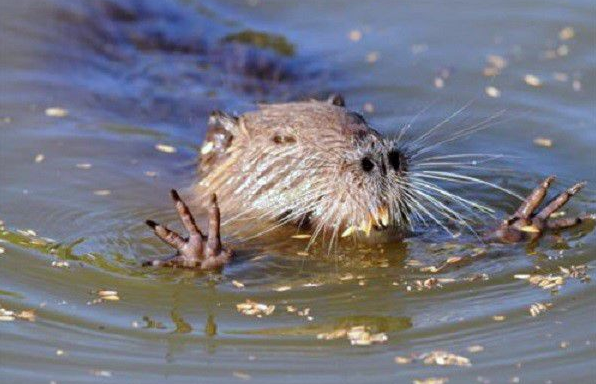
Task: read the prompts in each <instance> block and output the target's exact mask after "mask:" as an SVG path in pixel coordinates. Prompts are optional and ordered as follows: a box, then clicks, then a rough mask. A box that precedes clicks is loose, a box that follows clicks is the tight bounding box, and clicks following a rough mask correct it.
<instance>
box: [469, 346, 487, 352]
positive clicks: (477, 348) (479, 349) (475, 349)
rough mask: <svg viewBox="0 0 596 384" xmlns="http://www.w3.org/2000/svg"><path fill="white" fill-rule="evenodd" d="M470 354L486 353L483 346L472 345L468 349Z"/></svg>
mask: <svg viewBox="0 0 596 384" xmlns="http://www.w3.org/2000/svg"><path fill="white" fill-rule="evenodd" d="M466 349H467V350H468V352H470V353H478V352H482V351H484V347H483V346H482V345H470V346H469V347H468V348H466Z"/></svg>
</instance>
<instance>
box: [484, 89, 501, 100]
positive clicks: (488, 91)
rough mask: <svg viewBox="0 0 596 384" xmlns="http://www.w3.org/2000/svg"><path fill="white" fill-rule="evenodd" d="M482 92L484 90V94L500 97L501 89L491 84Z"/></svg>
mask: <svg viewBox="0 0 596 384" xmlns="http://www.w3.org/2000/svg"><path fill="white" fill-rule="evenodd" d="M484 92H486V94H487V95H488V96H489V97H494V98H497V97H501V91H500V90H499V89H498V88H496V87H493V86H489V87H486V88H484Z"/></svg>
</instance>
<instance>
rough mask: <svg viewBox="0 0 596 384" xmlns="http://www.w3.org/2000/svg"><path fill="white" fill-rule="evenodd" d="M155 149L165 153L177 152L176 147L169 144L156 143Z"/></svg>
mask: <svg viewBox="0 0 596 384" xmlns="http://www.w3.org/2000/svg"><path fill="white" fill-rule="evenodd" d="M155 149H157V150H158V151H160V152H163V153H176V152H177V151H178V150H177V149H176V147H173V146H171V145H167V144H155Z"/></svg>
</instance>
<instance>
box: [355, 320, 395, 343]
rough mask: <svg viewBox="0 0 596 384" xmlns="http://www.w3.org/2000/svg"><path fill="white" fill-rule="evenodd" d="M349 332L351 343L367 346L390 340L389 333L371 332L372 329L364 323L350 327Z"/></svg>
mask: <svg viewBox="0 0 596 384" xmlns="http://www.w3.org/2000/svg"><path fill="white" fill-rule="evenodd" d="M347 334H348V340H350V344H351V345H358V346H365V345H371V344H379V343H384V342H386V341H387V340H388V338H387V334H385V333H383V332H381V333H371V332H370V329H369V328H368V327H366V326H364V325H360V326H356V327H352V328H350V330H349V331H348V332H347Z"/></svg>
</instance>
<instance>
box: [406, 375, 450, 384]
mask: <svg viewBox="0 0 596 384" xmlns="http://www.w3.org/2000/svg"><path fill="white" fill-rule="evenodd" d="M448 381H449V378H447V377H427V378H426V379H414V381H412V383H414V384H445V383H447V382H448Z"/></svg>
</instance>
